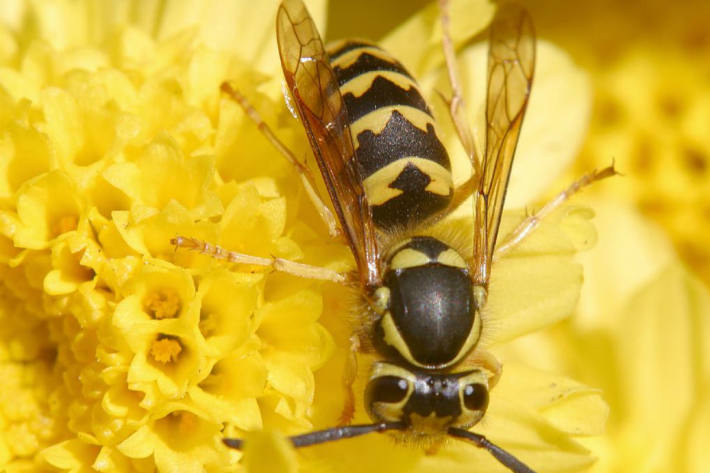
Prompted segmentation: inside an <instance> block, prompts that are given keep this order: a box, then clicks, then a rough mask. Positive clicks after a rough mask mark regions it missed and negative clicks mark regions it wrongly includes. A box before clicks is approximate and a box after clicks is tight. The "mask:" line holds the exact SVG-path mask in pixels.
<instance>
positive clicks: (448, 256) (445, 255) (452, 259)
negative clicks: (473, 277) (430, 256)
mask: <svg viewBox="0 0 710 473" xmlns="http://www.w3.org/2000/svg"><path fill="white" fill-rule="evenodd" d="M436 261H437V262H439V263H441V264H445V265H446V266H453V267H455V268H463V269H466V268H467V267H468V266H467V265H466V260H464V259H463V258H462V257H461V255H460V254H459V253H458V251H456V250H454V249H453V248H449V249H448V250H446V251H442V252H441V253H439V256H438V257H437V258H436Z"/></svg>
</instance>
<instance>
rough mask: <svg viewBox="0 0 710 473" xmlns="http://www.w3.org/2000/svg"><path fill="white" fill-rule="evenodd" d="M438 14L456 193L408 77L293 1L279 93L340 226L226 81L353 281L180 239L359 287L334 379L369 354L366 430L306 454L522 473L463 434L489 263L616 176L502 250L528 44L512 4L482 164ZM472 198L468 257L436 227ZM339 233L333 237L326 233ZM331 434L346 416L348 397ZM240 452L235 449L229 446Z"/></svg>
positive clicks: (471, 418) (481, 357) (476, 393)
mask: <svg viewBox="0 0 710 473" xmlns="http://www.w3.org/2000/svg"><path fill="white" fill-rule="evenodd" d="M441 3H442V7H443V8H442V26H443V30H444V41H443V45H444V53H445V58H446V63H447V67H448V70H449V80H450V83H451V86H452V90H453V96H452V98H451V100H448V105H449V108H450V114H451V117H452V119H453V121H454V125H455V128H456V131H457V133H458V135H459V138H460V141H461V142H462V144H463V146H464V148H465V150H466V152H467V153H468V155H469V158H470V160H471V164H472V169H473V172H472V176H471V178H469V179H468V180H467V181H466V182H465V183H464V184H462V185H460V186H459V187H455V186H454V183H453V176H452V172H451V163H450V160H449V156H448V153H447V150H446V148H445V147H444V145H443V144H442V142H441V140H440V138H439V136H440V135H439V132H438V131H437V126H436V123H435V121H434V117H433V114H432V112H431V109H430V108H429V106H428V104H427V102H426V100H425V99H424V97H423V94H422V92H421V90H420V88H419V86H418V85H417V82H416V81H415V79H414V78H413V77H412V76H411V75H410V74H409V72H408V71H407V70H406V69H405V67H404V66H403V65H402V64H401V63H400V62H399V61H397V60H396V59H395V58H394V57H392V56H391V55H390V54H388V53H387V52H386V51H384V50H382V49H381V48H379V47H378V46H376V45H374V44H370V43H367V42H363V41H357V40H347V41H340V42H338V43H335V44H333V45H330V46H329V47H328V48H326V47H325V46H324V44H323V41H322V39H321V37H320V34H319V32H318V30H317V28H316V26H315V24H314V22H313V20H312V18H311V17H310V15H309V13H308V11H307V9H306V7H305V6H304V4H303V3H302V1H301V0H283V1H282V3H281V5H280V6H279V9H278V13H277V17H276V35H277V42H278V47H279V54H280V58H281V65H282V69H283V73H284V78H285V82H286V85H287V89H288V92H289V94H290V97H291V99H292V102H293V104H294V105H295V107H294V108H295V111H296V112H297V114H298V116H299V118H300V120H301V122H302V124H303V127H304V129H305V132H306V135H307V137H308V140H309V142H310V145H311V148H312V150H313V154H314V156H315V160H316V162H317V164H318V167H319V169H320V173H321V176H322V178H323V181H324V183H325V188H326V189H327V192H328V194H329V197H330V203H331V204H332V209H333V211H334V213H335V218H333V216H332V214H331V213H330V210H329V208H328V207H327V205H325V204H324V203H323V202H322V201H321V200H320V199H319V196H318V195H317V194H318V193H317V191H316V190H315V189H316V185H315V182H314V181H313V177H312V176H311V175H310V174H309V171H308V168H306V167H305V166H304V165H303V164H302V163H300V162H299V161H298V160H297V159H296V158H295V157H294V156H293V154H292V153H291V152H290V151H289V150H288V149H287V148H286V147H285V146H284V145H283V144H282V143H281V142H280V141H279V140H278V138H276V137H275V136H274V134H273V133H272V132H271V130H270V129H269V128H268V126H266V124H265V123H264V122H263V121H261V119H260V117H259V115H258V113H257V112H256V110H254V108H253V107H252V106H251V105H250V104H249V102H248V101H247V100H246V99H245V98H244V96H242V95H241V94H240V93H239V92H238V91H237V90H236V89H235V88H234V87H232V86H231V85H230V84H229V83H225V84H223V86H222V90H223V91H224V92H226V93H228V94H229V95H230V96H231V97H232V98H234V99H235V100H236V101H237V102H238V103H240V105H242V107H243V108H244V110H245V111H246V112H247V114H248V115H249V116H250V117H251V118H252V119H253V120H254V121H255V122H256V123H257V125H258V126H259V128H260V129H261V130H262V132H264V134H265V135H266V136H267V138H269V139H270V140H271V141H272V143H274V144H275V145H276V146H277V148H278V149H279V150H280V151H281V152H282V153H283V154H284V155H285V156H286V157H287V158H288V159H289V160H290V161H291V162H292V163H293V164H294V166H295V167H296V169H297V170H298V172H299V173H300V175H301V177H302V180H303V182H304V185H305V186H306V189H307V191H308V194H309V195H310V196H311V197H312V199H313V200H314V202H315V203H316V205H317V208H318V209H319V211H320V214H321V216H322V217H323V218H324V220H325V221H326V223H328V224H329V227H330V228H331V230H332V232H333V233H334V234H340V235H341V236H342V237H343V238H344V240H345V241H346V242H347V244H348V246H349V247H350V250H351V251H352V254H353V257H354V260H355V264H356V271H354V272H353V273H347V274H345V273H339V272H336V271H332V270H328V269H325V268H318V267H314V266H310V265H306V264H303V263H298V262H293V261H288V260H284V259H281V258H260V257H256V256H249V255H244V254H240V253H234V252H230V251H227V250H225V249H223V248H221V247H219V246H216V245H210V244H208V243H205V242H202V241H200V240H196V239H192V238H188V237H177V238H175V239H174V240H173V243H174V244H175V245H176V246H178V247H187V248H192V249H195V250H198V251H201V252H203V253H206V254H210V255H212V256H214V257H217V258H222V259H226V260H229V261H233V262H238V263H247V264H256V265H262V266H271V267H273V268H275V269H276V270H279V271H284V272H288V273H292V274H294V275H297V276H301V277H308V278H314V279H321V280H330V281H334V282H337V283H341V284H347V285H351V286H355V287H357V288H358V290H359V294H360V297H361V298H362V299H363V300H364V304H363V306H364V307H366V309H365V311H364V312H365V313H364V314H359V320H360V321H361V327H360V329H359V330H358V333H357V334H356V335H357V336H355V337H353V347H351V352H352V357H353V360H352V362H351V363H350V364H349V367H348V368H349V369H346V374H345V375H344V378H345V384H346V385H347V386H349V385H351V384H352V382H353V381H354V372H355V369H354V368H353V366H356V364H355V363H356V361H355V358H354V357H355V353H356V352H357V350H358V349H360V348H361V347H363V346H364V347H366V348H370V349H371V350H372V351H374V352H376V353H377V354H378V355H379V356H380V359H379V361H376V362H374V363H373V365H372V366H371V369H370V375H369V379H368V382H367V387H366V391H365V406H366V409H367V411H368V413H369V415H370V417H371V419H372V423H369V424H362V425H339V426H335V427H332V428H329V429H325V430H318V431H314V432H310V433H306V434H302V435H296V436H292V437H290V440H291V442H292V444H293V445H294V446H296V447H305V446H308V445H314V444H319V443H324V442H330V441H334V440H340V439H344V438H349V437H355V436H359V435H364V434H367V433H371V432H385V431H389V432H391V433H394V435H395V436H396V437H399V438H400V439H402V440H405V441H409V440H413V441H414V442H415V443H418V444H425V445H428V446H432V445H434V446H435V445H437V444H438V443H439V442H440V441H441V440H442V439H444V438H446V437H453V438H457V439H461V440H465V441H469V442H472V443H473V444H475V445H477V446H478V447H481V448H484V449H486V450H487V451H488V452H490V453H491V454H492V455H493V456H494V457H495V458H496V459H497V460H498V461H499V462H501V463H502V464H503V465H504V466H506V467H507V468H508V469H510V470H511V471H513V472H516V473H530V472H532V470H531V469H530V468H529V467H528V466H527V465H525V464H524V463H523V462H522V461H520V460H518V459H517V458H515V457H514V456H513V455H512V454H511V453H509V452H507V451H505V450H503V449H501V448H500V447H498V446H497V445H495V444H493V443H492V442H490V441H489V440H488V439H486V438H485V437H484V436H482V435H480V434H477V433H474V432H471V431H469V429H470V428H471V427H473V426H474V425H475V424H476V423H478V422H479V421H480V420H481V418H482V417H483V416H484V414H485V412H486V408H487V406H488V400H489V391H490V389H491V388H492V387H493V385H494V384H495V382H496V380H497V377H498V376H499V374H500V365H499V364H498V363H497V361H495V359H494V358H493V357H492V355H488V354H485V353H481V352H480V350H477V344H478V342H479V340H480V337H481V332H482V326H483V321H482V318H481V312H482V309H483V308H484V307H485V304H486V300H487V295H488V286H489V280H490V271H491V266H492V262H493V256H494V252H495V251H496V250H498V251H504V250H505V249H507V248H509V247H510V246H512V245H514V244H516V243H517V242H519V241H520V240H521V239H522V238H524V236H525V235H526V234H528V233H529V232H530V231H531V230H532V229H533V228H534V227H535V225H536V224H537V223H538V222H539V220H540V219H541V218H542V217H543V216H544V215H545V214H546V213H548V212H549V211H550V210H551V209H552V208H554V207H555V206H557V205H559V203H560V202H561V201H563V200H565V199H566V198H568V197H569V196H570V195H571V194H573V193H574V192H576V191H577V190H579V188H581V187H583V186H585V185H588V184H590V183H591V182H593V181H595V180H598V179H601V178H603V177H607V176H609V175H612V174H614V172H615V171H614V170H613V166H612V167H610V168H606V169H604V170H602V171H600V172H596V171H595V172H593V173H591V174H589V175H585V176H584V177H583V178H582V179H580V180H578V181H576V182H575V183H574V184H573V185H572V186H570V187H569V188H568V189H566V190H565V191H564V192H562V193H561V194H559V195H558V197H557V198H556V199H553V201H551V203H550V204H548V205H546V206H545V207H543V208H542V209H541V210H540V211H539V212H538V213H537V214H535V215H533V216H531V217H529V218H528V219H526V220H524V221H523V223H521V225H520V226H519V227H518V228H517V229H516V230H514V232H513V234H512V236H511V237H509V238H508V239H507V240H506V243H505V245H503V246H505V247H506V248H503V247H499V248H496V241H497V236H498V228H499V224H500V220H501V215H502V211H503V206H504V202H505V195H506V190H507V186H508V179H509V176H510V171H511V168H512V164H513V158H514V155H515V148H516V145H517V141H518V136H519V133H520V128H521V125H522V122H523V117H524V114H525V110H526V107H527V104H528V100H529V97H530V91H531V86H532V80H533V74H534V68H535V53H536V47H535V41H536V40H535V32H534V28H533V24H532V20H531V18H530V16H529V15H528V13H527V12H526V11H525V10H524V9H522V8H521V7H519V6H515V5H504V6H502V7H500V8H499V9H498V12H497V14H496V15H495V17H494V19H493V20H492V23H491V26H490V40H489V49H488V71H487V80H488V85H487V97H486V98H487V104H486V110H485V116H486V133H485V139H486V142H485V145H484V146H483V147H482V149H483V152H482V156H481V157H480V158H479V157H478V156H477V153H476V151H475V145H474V143H473V140H472V138H471V136H472V135H471V133H470V131H469V130H470V128H469V127H468V126H467V124H466V122H465V119H464V118H462V117H463V115H462V113H461V103H462V100H463V99H462V96H461V94H460V93H459V90H460V87H459V85H458V82H457V79H456V70H455V63H454V55H453V47H452V43H451V39H450V37H449V35H448V21H449V19H448V13H447V8H446V0H441ZM471 194H474V198H473V206H474V212H475V221H474V233H473V241H472V242H471V245H470V246H471V247H472V251H471V250H469V252H468V253H470V254H467V252H466V251H465V250H462V249H459V248H457V247H456V246H455V245H454V244H452V243H450V242H447V241H445V239H444V238H440V237H438V236H435V235H433V234H432V232H430V231H429V229H430V228H431V227H432V225H433V224H434V223H436V222H437V221H439V220H440V219H442V218H443V217H445V216H446V215H447V214H448V213H449V212H451V211H452V210H453V209H455V208H456V207H457V206H458V205H459V204H460V203H462V202H463V201H464V200H465V199H466V198H467V197H468V196H469V195H471ZM336 220H337V223H336ZM346 404H347V405H346V406H345V408H344V411H343V416H342V418H341V424H347V423H348V422H349V420H350V419H351V418H352V412H353V409H354V407H353V406H354V400H353V398H352V395H351V396H350V397H349V399H348V401H347V403H346ZM224 443H225V444H226V445H227V446H230V447H233V448H241V447H242V444H243V441H242V440H241V439H234V438H229V439H224Z"/></svg>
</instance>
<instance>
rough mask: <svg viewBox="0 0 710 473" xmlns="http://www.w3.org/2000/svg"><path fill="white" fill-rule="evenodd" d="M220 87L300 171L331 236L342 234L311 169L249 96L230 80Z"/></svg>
mask: <svg viewBox="0 0 710 473" xmlns="http://www.w3.org/2000/svg"><path fill="white" fill-rule="evenodd" d="M220 89H221V90H222V92H224V93H225V94H227V95H229V96H230V97H231V98H232V100H234V101H235V102H237V103H238V104H239V106H240V107H242V109H243V110H244V113H246V114H247V116H248V117H249V118H250V119H251V120H252V121H253V122H254V124H255V125H256V127H257V129H258V130H259V131H260V132H261V134H262V135H264V137H265V138H266V139H267V140H268V141H269V142H270V143H271V144H272V145H273V146H274V148H276V150H277V151H278V152H279V153H281V154H282V155H283V157H284V158H286V160H287V161H288V162H289V163H290V164H291V165H292V166H293V167H294V168H296V172H298V175H299V176H300V178H301V182H302V183H303V188H304V189H305V190H306V194H307V195H308V198H309V199H310V200H311V202H313V205H314V206H315V207H316V210H317V211H318V215H320V217H321V219H322V220H323V223H325V225H326V227H328V233H329V234H330V236H331V237H336V236H338V235H339V234H340V230H339V228H338V224H337V223H336V221H335V218H334V217H333V213H332V212H331V211H330V209H329V208H328V206H327V205H326V204H325V203H324V202H323V199H321V197H320V195H319V194H318V192H317V191H316V184H315V180H314V179H313V174H311V171H310V170H309V169H308V168H307V167H306V166H305V165H304V164H303V163H302V162H301V161H299V160H298V159H296V156H295V155H294V154H293V152H292V151H291V150H290V149H288V147H286V145H285V144H283V143H282V142H281V140H279V139H278V138H277V137H276V134H274V132H273V131H272V130H271V128H270V127H269V125H267V124H266V122H265V121H264V120H262V118H261V115H259V112H257V111H256V109H255V108H254V107H253V106H252V104H251V103H249V101H248V100H247V98H246V97H245V96H243V95H242V94H241V93H240V92H239V91H238V90H237V89H236V88H235V87H234V86H233V85H232V84H230V83H229V82H223V83H222V86H221V87H220Z"/></svg>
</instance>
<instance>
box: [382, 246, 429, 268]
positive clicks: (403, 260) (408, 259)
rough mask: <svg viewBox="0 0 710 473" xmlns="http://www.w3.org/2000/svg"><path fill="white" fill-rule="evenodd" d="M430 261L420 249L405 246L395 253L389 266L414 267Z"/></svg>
mask: <svg viewBox="0 0 710 473" xmlns="http://www.w3.org/2000/svg"><path fill="white" fill-rule="evenodd" d="M431 262H432V261H431V259H430V258H429V257H428V256H427V255H425V254H424V253H422V252H421V251H417V250H414V249H412V248H405V249H403V250H402V251H398V252H397V253H395V255H394V257H393V258H392V261H390V265H389V267H390V268H391V269H404V268H414V267H416V266H422V265H425V264H428V263H431Z"/></svg>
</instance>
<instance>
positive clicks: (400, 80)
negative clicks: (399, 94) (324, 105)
mask: <svg viewBox="0 0 710 473" xmlns="http://www.w3.org/2000/svg"><path fill="white" fill-rule="evenodd" d="M378 77H383V78H385V79H387V80H388V81H390V82H392V83H393V84H395V85H397V86H399V87H400V88H402V89H404V90H407V89H410V88H414V89H416V90H417V91H418V92H419V94H420V95H421V91H420V90H419V88H418V87H417V84H415V83H414V81H413V80H412V79H410V78H409V77H407V76H405V75H402V74H400V73H399V72H395V71H382V70H375V71H370V72H365V73H363V74H360V75H359V76H355V77H353V78H352V79H350V80H349V81H347V82H346V83H345V84H343V85H341V86H340V94H341V95H346V94H348V93H351V94H353V95H354V96H355V97H360V96H361V95H362V94H364V93H365V92H367V91H368V90H370V88H371V87H372V83H373V82H374V81H375V79H377V78H378Z"/></svg>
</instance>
